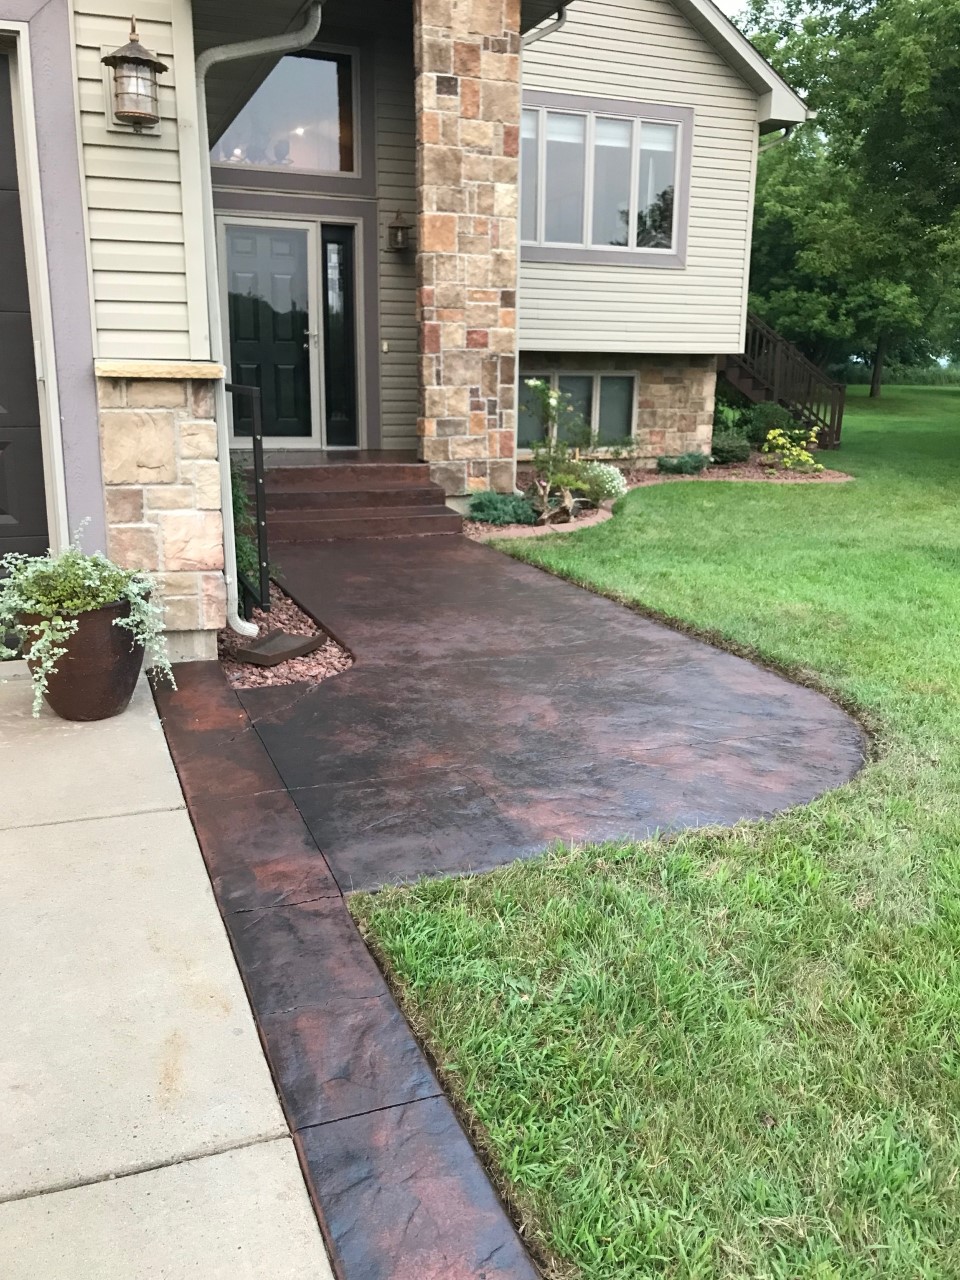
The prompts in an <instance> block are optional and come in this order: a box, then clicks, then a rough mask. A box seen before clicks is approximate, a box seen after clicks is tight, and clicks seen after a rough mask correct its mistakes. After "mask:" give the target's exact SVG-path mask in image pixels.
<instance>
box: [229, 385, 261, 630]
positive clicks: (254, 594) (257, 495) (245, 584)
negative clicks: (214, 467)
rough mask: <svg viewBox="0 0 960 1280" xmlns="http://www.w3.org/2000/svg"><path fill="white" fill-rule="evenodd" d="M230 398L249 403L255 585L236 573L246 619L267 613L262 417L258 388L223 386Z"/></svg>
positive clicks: (243, 575) (244, 575)
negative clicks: (253, 610) (252, 609)
mask: <svg viewBox="0 0 960 1280" xmlns="http://www.w3.org/2000/svg"><path fill="white" fill-rule="evenodd" d="M224 387H225V389H226V390H227V391H228V392H229V393H230V395H232V396H240V397H241V399H244V398H245V399H247V400H249V402H250V417H251V435H252V442H253V450H252V452H253V499H254V509H255V511H256V516H255V520H256V526H257V528H256V541H257V579H258V581H257V584H256V586H255V585H254V584H253V583H252V582H250V580H249V579H248V578H247V576H246V574H243V573H240V571H239V570H238V571H237V579H238V581H239V583H240V587H241V589H242V591H243V597H244V613H245V615H246V616H248V617H249V614H250V607H251V605H256V607H257V608H258V609H263V610H264V611H265V612H266V611H269V609H270V555H269V552H268V549H267V492H266V469H265V467H264V465H263V413H262V410H261V405H260V388H259V387H248V386H244V385H243V384H242V383H239V382H227V383H224Z"/></svg>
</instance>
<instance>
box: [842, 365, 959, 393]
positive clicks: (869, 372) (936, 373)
mask: <svg viewBox="0 0 960 1280" xmlns="http://www.w3.org/2000/svg"><path fill="white" fill-rule="evenodd" d="M872 377H873V369H872V368H871V366H870V365H869V364H854V363H853V362H851V363H850V364H849V365H847V367H846V369H843V370H841V371H840V378H841V380H842V381H843V382H847V383H859V384H863V383H869V382H870V381H871V379H872ZM883 385H884V386H885V387H886V386H891V387H893V386H897V387H957V386H960V364H947V365H943V364H939V363H937V364H916V365H910V364H899V365H898V364H893V363H888V364H886V365H884V368H883Z"/></svg>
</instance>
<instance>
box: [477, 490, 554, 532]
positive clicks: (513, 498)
mask: <svg viewBox="0 0 960 1280" xmlns="http://www.w3.org/2000/svg"><path fill="white" fill-rule="evenodd" d="M536 518H537V513H536V512H535V511H534V509H533V507H532V506H531V505H530V503H529V502H528V501H527V499H526V498H522V497H521V496H520V494H518V493H475V494H474V495H473V497H472V498H471V499H470V519H471V520H480V521H482V523H483V524H494V525H504V524H533V523H534V521H535V520H536Z"/></svg>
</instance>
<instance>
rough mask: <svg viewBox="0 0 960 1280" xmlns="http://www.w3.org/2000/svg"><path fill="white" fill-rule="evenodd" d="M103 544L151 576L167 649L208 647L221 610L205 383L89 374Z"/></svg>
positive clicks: (213, 447)
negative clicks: (95, 410) (93, 382)
mask: <svg viewBox="0 0 960 1280" xmlns="http://www.w3.org/2000/svg"><path fill="white" fill-rule="evenodd" d="M97 394H98V399H99V404H100V452H101V459H102V465H103V484H104V498H105V508H106V519H107V552H108V554H109V555H110V557H111V559H113V560H115V561H116V562H117V563H118V564H120V565H122V566H123V567H124V568H128V569H145V570H148V571H149V572H151V573H152V574H154V575H155V576H156V579H157V583H158V586H159V589H160V592H161V594H162V598H163V609H164V623H165V626H166V629H167V632H168V633H169V634H168V642H169V644H170V649H171V655H172V656H173V657H174V658H175V659H178V658H179V659H185V658H208V657H209V658H212V657H216V631H217V628H219V627H222V626H223V625H224V621H225V618H226V588H225V585H224V578H223V523H222V519H221V515H220V465H219V463H218V461H217V428H216V423H215V421H214V417H213V413H214V408H213V386H212V384H211V383H210V382H208V381H200V380H173V379H171V380H167V379H163V380H154V379H136V378H103V377H101V378H98V379H97Z"/></svg>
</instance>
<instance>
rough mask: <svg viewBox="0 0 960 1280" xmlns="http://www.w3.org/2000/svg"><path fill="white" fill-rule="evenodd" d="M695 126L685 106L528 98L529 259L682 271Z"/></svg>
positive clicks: (523, 149)
mask: <svg viewBox="0 0 960 1280" xmlns="http://www.w3.org/2000/svg"><path fill="white" fill-rule="evenodd" d="M691 125H692V113H691V112H690V111H689V110H688V109H686V108H682V107H677V108H664V107H660V106H656V107H654V106H651V107H644V106H643V105H642V104H640V103H629V102H620V101H619V100H609V99H594V98H584V99H578V98H577V97H576V96H574V95H570V94H549V93H537V94H528V95H527V98H526V99H525V103H524V108H523V116H522V122H521V142H520V240H521V252H522V254H523V256H524V257H525V258H527V259H528V260H530V261H538V260H539V261H555V260H565V261H574V262H578V261H603V260H604V258H605V257H606V258H608V259H609V260H610V261H617V262H624V261H627V262H632V263H633V265H643V264H650V265H664V266H677V265H682V261H681V260H680V259H681V258H682V254H683V251H684V248H685V241H686V190H687V185H688V184H687V170H688V168H689V137H688V134H689V130H690V128H691ZM658 259H661V260H662V261H660V262H659V263H658V262H657V260H658Z"/></svg>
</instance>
